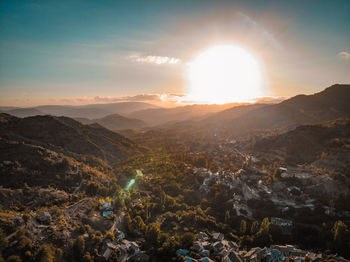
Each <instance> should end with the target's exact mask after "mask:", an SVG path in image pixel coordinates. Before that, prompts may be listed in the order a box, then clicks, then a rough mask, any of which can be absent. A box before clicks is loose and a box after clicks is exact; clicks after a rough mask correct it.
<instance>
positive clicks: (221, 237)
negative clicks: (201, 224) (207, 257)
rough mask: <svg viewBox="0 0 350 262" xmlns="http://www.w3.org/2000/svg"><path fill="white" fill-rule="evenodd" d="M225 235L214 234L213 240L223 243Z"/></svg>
mask: <svg viewBox="0 0 350 262" xmlns="http://www.w3.org/2000/svg"><path fill="white" fill-rule="evenodd" d="M224 237H225V236H224V234H221V233H213V234H212V238H213V240H214V241H221V240H223V239H224Z"/></svg>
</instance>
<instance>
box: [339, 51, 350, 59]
mask: <svg viewBox="0 0 350 262" xmlns="http://www.w3.org/2000/svg"><path fill="white" fill-rule="evenodd" d="M338 56H339V57H340V58H343V59H350V53H349V52H346V51H341V52H339V53H338Z"/></svg>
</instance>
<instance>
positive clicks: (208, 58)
mask: <svg viewBox="0 0 350 262" xmlns="http://www.w3.org/2000/svg"><path fill="white" fill-rule="evenodd" d="M187 80H188V89H189V90H188V96H189V97H190V98H191V99H193V100H195V101H199V102H203V103H209V104H212V103H216V104H223V103H229V102H244V101H248V100H251V99H252V98H256V97H259V96H261V95H262V82H263V80H262V72H261V69H260V66H259V63H258V62H257V60H256V59H255V58H254V56H253V55H252V54H250V53H249V52H248V51H247V50H245V49H243V48H241V47H238V46H234V45H218V46H214V47H211V48H209V49H207V50H205V51H203V52H201V53H200V54H199V55H197V56H196V57H195V58H194V60H193V61H192V62H190V63H189V65H188V71H187Z"/></svg>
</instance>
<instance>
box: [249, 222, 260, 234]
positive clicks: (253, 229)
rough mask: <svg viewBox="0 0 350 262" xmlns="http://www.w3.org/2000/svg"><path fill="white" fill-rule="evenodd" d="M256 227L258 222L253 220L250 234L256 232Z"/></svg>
mask: <svg viewBox="0 0 350 262" xmlns="http://www.w3.org/2000/svg"><path fill="white" fill-rule="evenodd" d="M258 228H259V225H258V222H257V221H254V222H253V223H252V225H251V226H250V234H252V235H254V234H255V233H256V232H258Z"/></svg>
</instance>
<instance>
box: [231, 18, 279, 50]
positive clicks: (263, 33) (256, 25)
mask: <svg viewBox="0 0 350 262" xmlns="http://www.w3.org/2000/svg"><path fill="white" fill-rule="evenodd" d="M236 15H237V16H238V17H240V18H241V19H242V20H243V22H244V23H246V24H248V25H250V26H251V27H252V28H255V29H256V30H257V31H258V32H259V33H260V37H262V38H265V39H267V40H268V41H269V42H270V43H271V44H272V45H273V46H274V47H276V48H279V49H281V48H282V45H281V44H280V43H279V42H278V41H277V39H276V38H275V37H274V35H273V34H272V33H270V32H269V31H268V30H267V29H266V28H265V27H264V26H262V25H261V24H259V23H258V22H256V21H255V20H254V19H253V18H251V17H250V16H247V15H246V14H244V13H242V12H236Z"/></svg>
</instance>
